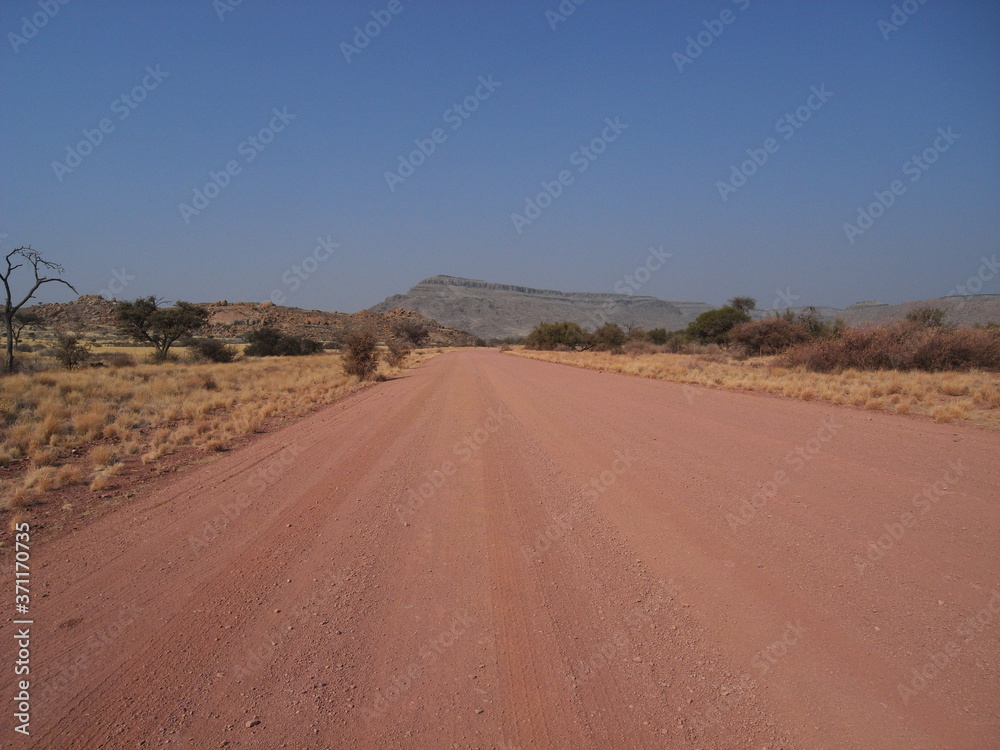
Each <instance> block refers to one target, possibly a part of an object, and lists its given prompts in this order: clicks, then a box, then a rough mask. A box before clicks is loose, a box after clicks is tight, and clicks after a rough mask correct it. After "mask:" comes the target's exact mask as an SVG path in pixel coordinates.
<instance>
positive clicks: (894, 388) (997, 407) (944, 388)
mask: <svg viewBox="0 0 1000 750" xmlns="http://www.w3.org/2000/svg"><path fill="white" fill-rule="evenodd" d="M510 353H511V354H515V355H518V356H522V357H529V358H531V359H540V360H544V361H546V362H559V363H563V364H568V365H574V366H576V367H585V368H587V369H591V370H604V371H608V372H621V373H626V374H629V375H639V376H641V377H646V378H655V379H659V380H673V381H676V382H679V383H692V384H697V385H707V386H711V387H713V388H726V389H730V390H745V391H756V392H760V393H775V394H779V395H782V396H789V397H791V398H798V399H803V400H806V401H809V400H813V399H818V400H821V401H828V402H830V403H833V404H848V405H851V406H856V407H860V408H863V409H870V410H872V411H885V412H891V413H895V414H923V415H926V416H929V417H931V418H933V419H935V420H936V421H938V422H968V423H971V424H977V425H981V426H986V427H991V428H994V429H1000V374H997V373H989V372H980V371H973V372H919V371H906V372H900V371H896V370H892V371H885V370H877V371H862V370H845V371H843V372H840V373H817V372H810V371H808V370H805V369H804V368H799V367H796V368H787V367H780V366H777V365H775V364H773V360H772V359H771V358H767V357H760V358H756V359H744V360H739V359H735V358H732V357H727V356H725V355H701V354H638V355H634V356H633V355H627V354H609V353H607V352H589V351H588V352H550V351H531V350H526V349H512V350H510Z"/></svg>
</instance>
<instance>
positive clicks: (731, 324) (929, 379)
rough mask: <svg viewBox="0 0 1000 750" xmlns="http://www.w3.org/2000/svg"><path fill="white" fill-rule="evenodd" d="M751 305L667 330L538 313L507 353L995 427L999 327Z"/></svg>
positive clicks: (918, 315)
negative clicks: (878, 320)
mask: <svg viewBox="0 0 1000 750" xmlns="http://www.w3.org/2000/svg"><path fill="white" fill-rule="evenodd" d="M754 306H755V302H754V300H752V299H750V298H745V297H742V298H741V297H737V298H734V299H733V300H731V301H730V304H729V305H726V306H725V307H722V308H719V309H718V310H710V311H708V312H705V313H702V314H701V315H700V316H698V318H697V319H695V320H694V321H692V323H691V324H690V325H689V326H688V327H687V329H685V330H683V331H672V332H667V331H664V330H663V329H658V330H654V331H643V330H641V329H637V328H634V327H633V328H631V329H629V330H627V331H626V330H625V329H622V328H620V327H618V326H616V325H614V324H605V325H604V326H602V327H601V328H598V329H597V330H595V331H593V332H587V331H585V330H583V329H582V328H580V327H579V326H577V325H576V324H573V323H565V322H564V323H543V324H541V325H539V326H538V327H536V328H535V330H533V331H532V332H531V333H530V334H529V335H528V336H527V337H526V338H525V342H524V349H522V350H518V351H515V352H514V353H516V354H520V355H521V356H527V357H532V358H534V359H542V360H546V361H550V362H560V363H564V364H571V365H576V366H580V367H586V368H589V369H595V370H606V371H611V372H622V373H627V374H632V375H639V376H642V377H649V378H658V379H663V380H674V381H677V382H681V383H691V384H698V385H706V386H710V387H717V388H728V389H738V390H747V391H757V392H763V393H776V394H780V395H784V396H789V397H792V398H800V399H804V400H812V399H819V400H823V401H828V402H830V403H834V404H848V405H852V406H857V407H861V408H865V409H870V410H873V411H888V412H894V413H899V414H907V413H912V414H922V415H926V416H929V417H932V418H933V419H935V420H936V421H939V422H952V421H965V422H971V423H975V424H981V425H987V426H991V427H995V428H1000V326H981V327H974V328H972V327H959V326H948V325H946V324H945V319H944V313H943V311H941V310H939V309H937V308H920V309H917V310H914V311H913V312H911V313H910V315H909V316H908V317H907V320H905V321H902V322H899V323H892V324H886V325H881V326H865V327H857V328H850V327H848V326H846V325H844V324H843V322H842V321H839V320H838V321H824V320H822V319H821V318H820V317H819V316H818V315H817V314H816V311H815V310H813V309H811V308H805V309H803V310H801V311H799V312H798V313H794V312H791V311H786V312H785V313H784V314H782V315H778V316H772V317H768V318H764V319H758V320H753V319H752V318H751V316H750V314H749V313H750V311H752V310H753V309H754ZM611 327H613V328H614V329H617V331H614V330H611ZM504 348H505V349H506V348H509V347H504Z"/></svg>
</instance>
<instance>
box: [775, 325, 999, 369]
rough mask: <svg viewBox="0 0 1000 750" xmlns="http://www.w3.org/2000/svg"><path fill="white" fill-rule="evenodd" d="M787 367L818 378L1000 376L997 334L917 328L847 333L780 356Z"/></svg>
mask: <svg viewBox="0 0 1000 750" xmlns="http://www.w3.org/2000/svg"><path fill="white" fill-rule="evenodd" d="M782 361H783V362H784V363H785V364H787V365H790V366H802V367H805V368H807V369H810V370H814V371H816V372H836V371H838V370H842V369H845V368H848V367H854V368H857V369H860V370H924V371H927V372H949V371H961V370H972V369H977V370H988V371H991V372H1000V331H997V330H994V329H990V328H968V327H959V328H947V327H943V326H940V327H930V328H925V327H920V326H918V325H914V324H913V323H912V322H909V323H895V324H891V325H881V326H862V327H858V328H848V329H846V330H844V331H842V332H841V333H840V334H839V335H837V336H833V337H830V338H826V339H815V340H812V341H808V342H806V343H802V344H798V345H796V346H793V347H792V348H790V349H788V350H787V351H786V352H785V353H784V354H783V355H782Z"/></svg>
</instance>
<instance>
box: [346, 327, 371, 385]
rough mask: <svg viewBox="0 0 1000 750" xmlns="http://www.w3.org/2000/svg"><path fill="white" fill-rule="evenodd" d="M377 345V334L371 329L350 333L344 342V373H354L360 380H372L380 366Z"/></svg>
mask: <svg viewBox="0 0 1000 750" xmlns="http://www.w3.org/2000/svg"><path fill="white" fill-rule="evenodd" d="M376 345H377V341H376V339H375V334H374V333H372V332H371V331H358V332H355V333H351V334H348V336H347V339H346V341H345V343H344V349H345V351H344V354H343V360H344V361H343V368H344V373H345V374H347V375H353V376H355V377H356V378H358V380H371V379H372V378H373V377H375V369H376V368H377V367H378V351H377V349H376Z"/></svg>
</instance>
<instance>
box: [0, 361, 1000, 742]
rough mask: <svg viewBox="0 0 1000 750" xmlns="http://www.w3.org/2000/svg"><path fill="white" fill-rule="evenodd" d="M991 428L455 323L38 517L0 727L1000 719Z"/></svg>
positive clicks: (10, 738)
mask: <svg viewBox="0 0 1000 750" xmlns="http://www.w3.org/2000/svg"><path fill="white" fill-rule="evenodd" d="M998 456H1000V437H998V436H997V435H996V434H995V433H991V432H987V431H983V430H979V429H973V428H967V427H956V426H950V425H941V424H933V423H930V422H928V421H923V420H919V419H915V418H909V417H897V416H889V415H884V414H870V413H868V412H865V411H860V410H853V409H848V408H840V407H834V406H829V405H825V404H819V403H806V402H800V401H791V400H784V399H779V398H771V397H765V396H757V395H747V394H742V393H733V392H726V391H714V390H708V389H703V388H695V387H690V386H682V385H679V384H675V383H666V382H658V381H651V380H643V379H639V378H632V377H627V376H622V375H614V374H606V373H598V372H591V371H587V370H582V369H575V368H571V367H565V366H561V365H554V364H549V363H543V362H537V361H530V360H526V359H520V358H517V357H513V356H506V355H501V354H499V353H497V352H492V351H489V352H487V351H463V352H456V353H450V354H446V355H442V356H440V357H437V358H435V359H433V360H431V361H430V362H428V363H427V364H426V365H424V366H422V367H420V368H419V369H417V370H414V371H411V372H409V373H407V374H406V375H405V376H403V377H401V378H399V379H397V380H394V381H391V382H386V383H382V384H379V385H376V386H374V387H372V388H369V389H367V390H365V391H362V392H360V393H358V394H356V395H354V396H352V397H350V398H348V399H346V400H344V401H342V402H340V403H339V404H336V405H334V406H332V407H330V408H327V409H324V410H323V411H321V412H318V413H316V414H314V415H313V416H311V417H308V418H305V419H303V420H301V421H299V422H297V423H295V424H293V425H291V426H289V427H287V428H284V429H281V430H279V431H277V432H275V433H273V434H270V435H267V436H264V437H263V438H261V439H259V440H258V441H256V442H255V443H253V444H251V445H250V446H248V447H246V448H243V449H240V450H236V451H234V452H232V453H230V454H228V455H225V456H224V457H222V458H221V459H219V460H216V461H212V462H210V463H205V464H200V465H196V466H192V467H189V468H188V469H186V470H185V471H183V472H181V473H179V474H177V475H173V476H172V477H170V478H168V479H165V480H163V481H162V482H161V483H160V484H158V485H156V486H155V487H153V488H152V489H150V490H149V491H147V492H145V493H141V494H140V495H139V496H138V497H136V498H135V499H134V500H133V501H132V502H131V504H129V505H128V506H127V507H122V508H120V509H119V510H117V511H115V512H114V513H111V514H108V515H105V516H104V517H101V518H99V519H97V520H95V521H93V522H91V523H89V524H87V525H86V526H84V527H83V528H82V529H81V530H79V531H77V532H75V533H74V534H72V535H70V536H66V537H63V538H61V539H59V540H57V541H54V542H52V543H50V544H44V545H42V546H40V547H39V548H37V549H36V550H33V553H32V593H33V603H32V612H31V614H32V616H33V618H34V621H35V625H34V626H33V628H32V643H31V649H32V664H31V667H32V671H31V677H32V680H31V681H32V688H31V691H32V713H31V726H30V730H31V738H30V739H25V738H22V737H21V736H20V735H18V734H16V733H15V732H14V730H13V725H14V720H13V718H12V716H11V714H12V711H11V706H12V701H10V700H7V701H5V702H6V705H7V706H8V709H7V711H5V715H6V716H7V718H6V719H5V720H4V723H5V724H6V729H4V730H3V745H4V746H7V747H40V748H59V749H60V750H61V749H63V748H65V749H69V748H135V747H146V748H156V747H164V746H181V747H191V748H216V747H229V748H268V749H271V748H284V747H287V748H296V749H297V750H298V749H303V748H367V747H372V748H374V747H378V748H395V747H400V748H403V747H406V748H435V749H436V748H508V749H509V748H524V749H525V750H527V748H572V749H573V750H577V749H579V748H646V747H649V748H684V747H706V748H721V747H733V748H751V747H752V748H768V747H769V748H786V747H787V748H819V747H836V748H865V749H866V750H868V749H870V748H943V747H952V748H996V747H1000V543H998V542H1000V536H998V531H1000V505H998V503H997V487H998V486H1000V469H998V466H997V457H998ZM421 493H422V494H421ZM879 543H881V547H879V546H877V545H878V544H879ZM872 544H875V545H876V546H874V547H873V546H872ZM8 567H9V566H8ZM8 580H10V579H8ZM8 627H11V626H8ZM11 640H13V639H8V644H10V641H11ZM5 653H8V654H10V655H11V658H10V664H11V666H10V667H9V669H10V670H11V671H8V672H7V674H8V679H7V688H6V693H7V694H6V695H4V697H5V698H8V697H13V693H14V690H13V685H12V679H13V676H12V670H13V666H12V665H13V662H14V658H15V657H14V655H13V653H12V648H11V647H10V646H9V645H8V647H7V650H6V651H5ZM4 669H8V667H4Z"/></svg>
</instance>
